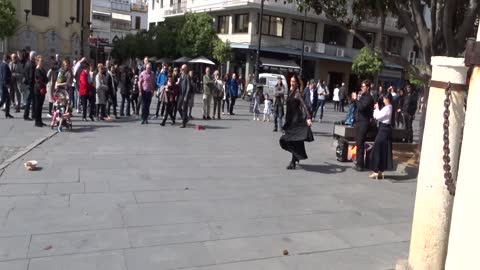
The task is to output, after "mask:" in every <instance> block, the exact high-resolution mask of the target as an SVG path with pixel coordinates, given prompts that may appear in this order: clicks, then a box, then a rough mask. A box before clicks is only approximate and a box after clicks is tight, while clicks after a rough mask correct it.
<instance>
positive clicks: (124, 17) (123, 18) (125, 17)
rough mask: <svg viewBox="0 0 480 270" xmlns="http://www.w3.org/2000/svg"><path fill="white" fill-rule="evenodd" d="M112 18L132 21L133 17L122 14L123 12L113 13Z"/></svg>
mask: <svg viewBox="0 0 480 270" xmlns="http://www.w3.org/2000/svg"><path fill="white" fill-rule="evenodd" d="M112 19H114V20H122V21H129V22H130V21H132V18H131V17H130V15H128V14H121V13H112Z"/></svg>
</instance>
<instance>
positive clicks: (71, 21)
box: [65, 16, 76, 27]
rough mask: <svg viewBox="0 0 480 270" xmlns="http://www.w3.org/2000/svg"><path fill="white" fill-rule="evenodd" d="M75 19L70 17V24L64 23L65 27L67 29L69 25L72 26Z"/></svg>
mask: <svg viewBox="0 0 480 270" xmlns="http://www.w3.org/2000/svg"><path fill="white" fill-rule="evenodd" d="M75 19H76V18H75V17H73V16H70V22H65V27H68V26H69V25H71V24H73V22H74V21H75Z"/></svg>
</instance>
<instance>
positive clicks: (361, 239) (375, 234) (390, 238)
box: [331, 226, 410, 247]
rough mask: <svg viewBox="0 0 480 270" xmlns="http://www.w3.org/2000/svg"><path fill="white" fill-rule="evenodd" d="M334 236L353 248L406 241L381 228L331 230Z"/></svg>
mask: <svg viewBox="0 0 480 270" xmlns="http://www.w3.org/2000/svg"><path fill="white" fill-rule="evenodd" d="M331 232H332V233H333V234H334V235H336V236H338V237H339V238H341V239H343V240H344V241H346V242H347V243H349V244H350V245H351V246H353V247H361V246H373V245H379V244H387V243H392V242H401V241H408V240H409V239H410V238H408V239H405V238H403V237H400V236H399V235H398V234H395V233H394V232H392V231H390V230H387V229H386V228H384V227H383V226H370V227H356V228H346V229H340V230H332V231H331Z"/></svg>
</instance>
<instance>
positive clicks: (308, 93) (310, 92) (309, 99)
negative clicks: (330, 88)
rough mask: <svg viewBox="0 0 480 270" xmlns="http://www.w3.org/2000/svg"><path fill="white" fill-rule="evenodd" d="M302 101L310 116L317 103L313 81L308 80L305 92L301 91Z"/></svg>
mask: <svg viewBox="0 0 480 270" xmlns="http://www.w3.org/2000/svg"><path fill="white" fill-rule="evenodd" d="M303 100H304V102H305V105H306V106H307V108H308V110H309V112H310V114H313V111H314V110H315V108H316V107H317V103H318V94H317V91H316V89H315V80H310V82H309V83H308V85H307V87H305V90H304V91H303Z"/></svg>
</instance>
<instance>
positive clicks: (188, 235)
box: [127, 223, 216, 247]
mask: <svg viewBox="0 0 480 270" xmlns="http://www.w3.org/2000/svg"><path fill="white" fill-rule="evenodd" d="M127 230H128V237H129V239H130V242H131V244H132V246H133V247H144V246H155V245H168V244H180V243H188V242H200V241H208V240H213V239H216V234H215V233H213V232H212V231H211V230H210V227H209V226H208V224H206V223H188V224H175V225H162V226H149V227H131V228H128V229H127Z"/></svg>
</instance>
